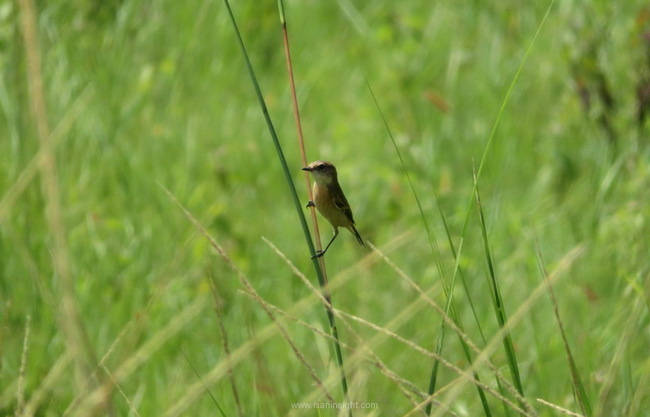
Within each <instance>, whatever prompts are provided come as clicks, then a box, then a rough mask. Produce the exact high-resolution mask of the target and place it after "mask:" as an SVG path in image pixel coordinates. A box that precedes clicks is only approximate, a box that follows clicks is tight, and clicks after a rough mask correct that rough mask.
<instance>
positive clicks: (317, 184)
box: [302, 161, 365, 258]
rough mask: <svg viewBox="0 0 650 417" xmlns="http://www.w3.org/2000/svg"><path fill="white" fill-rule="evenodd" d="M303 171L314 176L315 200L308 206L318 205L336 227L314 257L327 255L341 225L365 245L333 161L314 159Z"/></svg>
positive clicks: (321, 212) (318, 208) (323, 214)
mask: <svg viewBox="0 0 650 417" xmlns="http://www.w3.org/2000/svg"><path fill="white" fill-rule="evenodd" d="M302 170H303V171H308V172H310V173H311V175H312V177H313V178H314V201H310V202H309V203H307V207H316V209H317V210H318V211H319V212H320V214H321V215H322V216H323V217H325V219H327V221H328V222H330V224H331V225H332V227H333V228H334V237H332V240H330V242H329V243H328V244H327V246H326V247H325V249H324V250H322V251H319V252H318V253H317V254H316V255H314V256H312V258H319V257H321V256H323V255H325V252H327V249H329V247H330V245H331V244H332V242H334V239H336V236H338V234H339V227H345V228H346V229H348V230H349V231H350V233H352V234H353V235H354V237H356V238H357V242H359V244H360V245H361V246H365V245H364V243H363V239H361V235H360V234H359V232H358V231H357V228H356V227H355V226H354V224H355V223H354V218H353V217H352V209H350V203H348V200H347V199H346V198H345V194H343V190H342V189H341V186H340V185H339V181H338V175H337V173H336V167H335V166H334V164H332V163H331V162H327V161H314V162H312V163H311V164H309V165H307V166H306V167H303V168H302Z"/></svg>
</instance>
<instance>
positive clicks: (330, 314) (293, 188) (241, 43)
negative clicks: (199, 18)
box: [224, 0, 352, 415]
mask: <svg viewBox="0 0 650 417" xmlns="http://www.w3.org/2000/svg"><path fill="white" fill-rule="evenodd" d="M224 3H225V5H226V9H227V10H228V15H229V17H230V21H231V23H232V25H233V29H234V31H235V34H236V36H237V42H238V44H239V47H240V50H241V52H242V55H243V57H244V61H245V62H246V68H247V70H248V75H249V76H250V79H251V83H252V84H253V87H254V89H255V94H256V96H257V99H258V101H259V104H260V108H261V110H262V113H263V114H264V119H265V120H266V124H267V127H268V129H269V133H270V135H271V139H272V140H273V145H274V146H275V150H276V152H277V156H278V160H279V161H280V164H281V165H282V171H283V172H284V176H285V180H286V183H287V186H288V187H289V191H290V192H291V197H292V199H293V202H294V206H295V209H296V212H297V214H298V218H299V219H300V225H301V226H302V229H303V232H304V235H305V240H306V241H307V246H308V247H309V251H310V253H311V255H312V256H313V255H315V254H316V250H315V248H314V244H313V241H312V238H311V233H310V232H309V226H308V225H307V219H306V218H305V215H304V213H303V210H302V204H301V203H300V199H299V197H298V192H297V190H296V186H295V184H294V183H293V179H292V178H291V171H290V170H289V166H288V164H287V160H286V158H285V157H284V152H283V151H282V146H281V145H280V140H279V139H278V135H277V133H276V132H275V127H274V126H273V122H272V120H271V116H270V115H269V111H268V109H267V107H266V103H265V101H264V96H263V95H262V90H261V89H260V86H259V83H258V81H257V76H256V75H255V71H254V69H253V65H252V64H251V61H250V58H249V56H248V52H247V51H246V46H245V45H244V41H243V39H242V36H241V33H240V31H239V28H238V26H237V22H236V20H235V16H234V15H233V12H232V9H231V7H230V3H229V2H228V0H224ZM321 262H322V258H312V263H313V265H314V269H315V271H316V275H317V277H318V282H319V284H320V285H321V288H326V281H325V276H324V274H323V270H322V268H321V265H322V263H321ZM325 297H326V299H327V301H328V302H329V306H328V307H327V318H328V322H329V325H330V331H331V333H332V336H333V337H334V351H335V356H336V363H337V366H338V369H339V372H340V376H341V388H342V391H343V395H344V397H345V399H346V401H347V400H348V385H347V379H346V377H345V370H344V366H343V353H342V351H341V346H340V343H339V335H338V330H337V328H336V321H335V318H334V312H333V311H332V307H331V297H330V296H329V293H326V294H325ZM349 415H352V412H351V411H350V413H349Z"/></svg>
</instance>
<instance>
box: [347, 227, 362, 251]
mask: <svg viewBox="0 0 650 417" xmlns="http://www.w3.org/2000/svg"><path fill="white" fill-rule="evenodd" d="M348 230H350V232H351V233H352V234H353V235H354V237H356V238H357V242H359V244H360V245H361V246H366V245H365V244H364V243H363V239H361V235H360V234H359V232H358V231H357V228H356V227H354V224H351V225H350V227H348Z"/></svg>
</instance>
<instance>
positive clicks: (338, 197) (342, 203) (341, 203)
mask: <svg viewBox="0 0 650 417" xmlns="http://www.w3.org/2000/svg"><path fill="white" fill-rule="evenodd" d="M338 191H339V192H337V193H333V195H334V204H336V207H338V208H339V210H341V211H342V212H343V214H345V217H347V218H348V220H350V223H352V224H354V219H353V218H352V209H351V208H350V203H348V200H347V199H346V198H345V194H343V190H341V189H340V188H339V189H338Z"/></svg>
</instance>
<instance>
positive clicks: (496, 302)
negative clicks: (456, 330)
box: [474, 173, 524, 406]
mask: <svg viewBox="0 0 650 417" xmlns="http://www.w3.org/2000/svg"><path fill="white" fill-rule="evenodd" d="M474 181H476V173H475V174H474ZM474 195H475V197H476V204H477V206H478V216H479V221H480V228H481V235H482V237H483V249H484V251H485V261H486V263H487V267H488V287H489V288H490V295H491V296H492V297H491V298H492V305H493V307H494V314H495V316H496V319H497V322H498V323H499V327H500V328H501V329H504V328H505V324H506V322H507V321H508V317H507V314H506V310H505V306H504V305H503V297H502V296H501V290H500V289H499V281H498V280H497V277H496V271H495V268H494V260H493V257H492V253H491V252H490V242H489V239H488V235H487V229H486V227H485V216H484V215H483V206H482V204H481V196H480V194H479V190H478V184H476V183H475V184H474ZM502 342H503V349H504V351H505V353H506V359H507V362H508V367H509V368H510V373H511V374H512V380H513V384H514V386H515V388H517V391H519V394H521V396H522V397H523V396H524V387H523V385H522V384H521V376H520V374H519V366H518V364H517V357H516V355H515V348H514V344H513V343H512V336H511V334H510V331H509V330H507V329H506V331H505V333H504V336H503V339H502ZM522 406H524V404H522Z"/></svg>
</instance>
